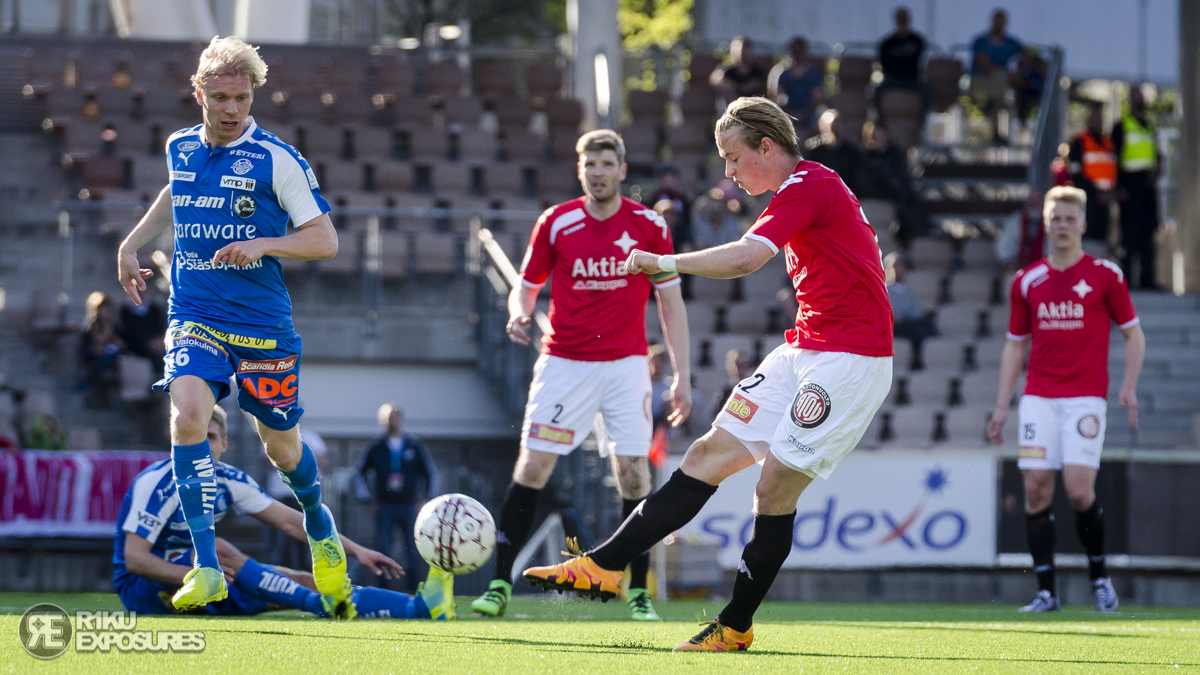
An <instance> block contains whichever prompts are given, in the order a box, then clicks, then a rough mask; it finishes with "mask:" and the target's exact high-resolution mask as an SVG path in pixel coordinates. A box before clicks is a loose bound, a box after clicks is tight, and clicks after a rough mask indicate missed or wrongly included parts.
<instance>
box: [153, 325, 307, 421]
mask: <svg viewBox="0 0 1200 675" xmlns="http://www.w3.org/2000/svg"><path fill="white" fill-rule="evenodd" d="M300 348H301V341H300V336H299V335H297V334H295V333H292V334H291V335H289V336H288V337H284V338H256V337H247V336H245V335H237V334H235V333H227V332H224V331H220V330H217V329H215V328H211V327H209V326H207V325H205V324H202V323H200V322H198V321H189V320H187V319H181V318H172V319H171V323H170V325H169V326H167V355H166V356H165V357H164V358H163V361H164V363H165V364H166V368H165V371H164V375H163V379H161V380H159V381H158V382H156V383H155V384H154V387H155V388H156V389H161V390H163V391H166V392H170V391H171V381H172V380H174V379H175V378H177V377H179V376H180V375H194V376H196V377H199V378H200V379H202V380H205V381H207V382H208V384H209V386H210V387H211V388H212V390H213V395H214V396H215V397H216V399H217V400H218V401H220V400H221V399H223V398H225V397H226V396H228V395H229V378H231V377H236V378H237V388H238V405H239V406H241V408H242V410H245V411H246V412H248V413H250V414H251V415H254V417H255V418H257V419H258V421H260V422H262V423H263V424H264V425H266V426H268V427H270V428H272V429H275V430H277V431H287V430H288V429H291V428H292V427H294V426H296V424H297V423H299V422H300V416H301V415H303V414H304V410H303V409H301V408H300V405H299V402H298V401H299V394H300Z"/></svg>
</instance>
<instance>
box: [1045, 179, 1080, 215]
mask: <svg viewBox="0 0 1200 675" xmlns="http://www.w3.org/2000/svg"><path fill="white" fill-rule="evenodd" d="M1057 202H1062V203H1063V204H1074V205H1076V206H1078V207H1079V212H1080V214H1085V213H1087V193H1086V192H1084V191H1083V190H1080V189H1079V188H1077V187H1071V186H1070V185H1056V186H1055V187H1052V188H1050V191H1049V192H1047V193H1046V201H1045V202H1044V203H1043V205H1042V215H1043V216H1045V218H1046V219H1047V220H1049V218H1050V209H1051V208H1052V207H1053V206H1054V204H1055V203H1057Z"/></svg>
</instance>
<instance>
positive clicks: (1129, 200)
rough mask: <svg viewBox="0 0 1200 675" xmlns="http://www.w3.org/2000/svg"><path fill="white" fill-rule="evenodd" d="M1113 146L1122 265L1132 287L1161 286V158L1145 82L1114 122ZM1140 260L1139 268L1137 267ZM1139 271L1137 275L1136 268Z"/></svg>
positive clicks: (1135, 87) (1132, 91) (1131, 92)
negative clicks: (1158, 244)
mask: <svg viewBox="0 0 1200 675" xmlns="http://www.w3.org/2000/svg"><path fill="white" fill-rule="evenodd" d="M1112 141H1113V149H1114V151H1115V152H1116V155H1117V193H1116V196H1117V202H1118V203H1119V204H1120V205H1121V217H1120V221H1121V245H1122V246H1123V247H1124V248H1125V256H1124V257H1123V258H1122V259H1121V267H1122V269H1124V270H1125V279H1126V280H1127V282H1128V283H1129V285H1130V286H1131V287H1132V286H1133V284H1134V279H1137V281H1138V287H1139V288H1142V289H1148V290H1157V289H1158V281H1157V277H1156V276H1155V272H1154V263H1155V251H1154V233H1155V231H1156V230H1158V192H1157V190H1156V189H1155V183H1157V181H1158V174H1159V170H1160V169H1161V166H1160V159H1159V156H1158V146H1157V145H1156V143H1155V138H1154V124H1153V123H1152V122H1151V121H1150V118H1149V117H1148V116H1147V114H1146V97H1145V95H1144V94H1143V93H1142V87H1141V85H1133V86H1132V87H1130V88H1129V112H1128V113H1127V114H1125V115H1122V116H1121V120H1120V121H1119V122H1117V124H1115V125H1114V126H1113V130H1112ZM1135 262H1137V263H1138V265H1137V267H1138V268H1139V269H1137V270H1135V269H1134V263H1135ZM1135 271H1136V272H1138V275H1137V276H1136V277H1135V276H1134V272H1135Z"/></svg>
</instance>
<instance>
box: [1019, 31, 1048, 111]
mask: <svg viewBox="0 0 1200 675" xmlns="http://www.w3.org/2000/svg"><path fill="white" fill-rule="evenodd" d="M1049 68H1050V64H1048V63H1046V59H1043V58H1042V54H1041V52H1040V51H1038V48H1037V47H1034V46H1033V45H1026V46H1025V47H1024V48H1023V49H1022V50H1021V55H1020V56H1019V57H1017V72H1016V74H1015V75H1014V76H1013V93H1014V94H1016V99H1017V119H1018V120H1020V121H1021V122H1022V123H1025V122H1028V121H1029V116H1030V114H1031V113H1032V112H1033V109H1034V108H1036V107H1037V105H1038V103H1040V102H1041V100H1042V87H1044V86H1045V84H1046V71H1047V70H1048V69H1049Z"/></svg>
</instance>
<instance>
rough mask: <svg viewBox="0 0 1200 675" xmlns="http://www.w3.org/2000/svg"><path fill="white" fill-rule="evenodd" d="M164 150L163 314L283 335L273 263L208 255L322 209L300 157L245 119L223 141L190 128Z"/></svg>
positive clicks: (278, 274)
mask: <svg viewBox="0 0 1200 675" xmlns="http://www.w3.org/2000/svg"><path fill="white" fill-rule="evenodd" d="M166 152H167V170H168V171H169V172H170V186H171V205H172V213H173V216H174V222H175V261H174V264H173V265H172V273H171V303H170V314H171V316H172V317H173V318H174V317H179V318H187V319H195V320H198V321H200V322H202V323H205V324H207V325H210V326H213V327H215V328H218V329H228V328H237V327H241V328H245V329H249V330H248V331H246V332H248V333H249V334H250V335H252V336H254V337H279V336H286V335H290V334H291V333H292V332H293V326H292V300H291V297H290V296H289V295H288V292H287V288H286V287H285V286H284V284H283V270H282V268H281V267H280V264H279V260H278V259H276V258H272V257H269V256H264V257H263V258H262V259H260V260H258V261H255V262H254V263H252V264H250V265H247V266H246V267H234V266H231V265H227V264H225V263H218V264H217V265H216V266H213V264H212V257H213V254H214V253H216V251H217V250H219V249H220V248H222V247H224V246H226V245H227V244H230V243H232V242H234V241H244V240H249V239H255V238H258V237H282V236H284V235H285V234H287V229H288V222H289V220H290V221H291V223H292V226H293V227H298V226H300V225H303V224H305V223H307V222H308V221H310V220H312V219H313V218H316V217H317V216H319V215H321V214H322V213H326V212H328V211H329V203H328V202H326V201H325V198H324V197H322V196H321V190H320V187H319V186H318V185H317V177H316V174H314V173H313V170H312V168H311V167H309V165H308V162H307V161H305V159H304V157H302V156H301V155H300V153H299V152H298V151H297V150H296V149H295V148H293V147H292V146H290V145H288V144H286V143H284V142H283V141H281V140H279V137H278V136H276V135H275V134H272V133H270V132H268V131H264V130H263V129H260V128H259V127H258V125H257V124H256V123H255V122H254V118H250V125H249V127H247V129H246V131H245V133H243V134H242V135H241V136H240V137H238V139H237V140H235V141H233V142H232V143H230V144H229V145H226V146H214V145H211V144H210V143H208V142H207V141H206V140H205V135H204V125H203V124H198V125H196V126H194V127H191V128H190V129H182V130H180V131H176V132H175V133H174V134H171V137H170V138H168V139H167V148H166Z"/></svg>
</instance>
